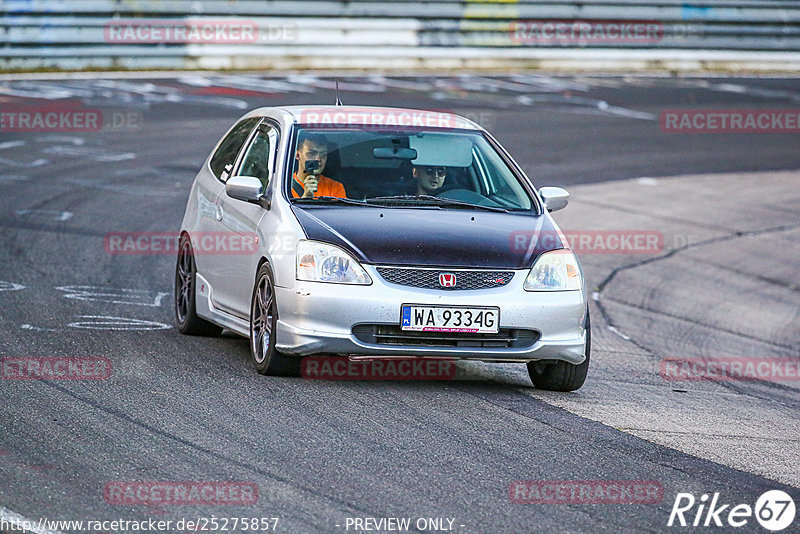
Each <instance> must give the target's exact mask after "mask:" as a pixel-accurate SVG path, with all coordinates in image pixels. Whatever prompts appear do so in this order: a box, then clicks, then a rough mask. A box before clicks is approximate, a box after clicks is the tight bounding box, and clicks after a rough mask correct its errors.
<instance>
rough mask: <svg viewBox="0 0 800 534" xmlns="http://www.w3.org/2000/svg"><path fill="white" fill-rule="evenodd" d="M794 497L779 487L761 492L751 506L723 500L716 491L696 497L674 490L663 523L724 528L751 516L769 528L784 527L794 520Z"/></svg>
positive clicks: (731, 526) (729, 527)
mask: <svg viewBox="0 0 800 534" xmlns="http://www.w3.org/2000/svg"><path fill="white" fill-rule="evenodd" d="M795 512H796V510H795V504H794V500H793V499H792V498H791V496H789V494H788V493H786V492H783V491H781V490H770V491H767V492H764V493H763V494H762V495H761V496H760V497H759V498H758V500H756V504H755V506H754V507H751V506H750V505H749V504H744V503H742V504H736V505H733V504H730V503H726V504H723V503H722V502H720V496H719V493H714V495H713V496H711V498H710V501H709V495H708V494H707V493H704V494H703V495H701V496H700V498H699V499H696V498H695V496H694V495H693V494H691V493H678V494H677V495H676V496H675V502H674V503H673V505H672V511H671V512H670V514H669V520H668V521H667V526H668V527H672V526H680V527H687V526H692V527H724V528H725V529H726V530H729V529H731V528H739V527H743V526H745V525H747V524H748V523H749V522H750V520H751V519H752V518H753V516H755V518H756V521H758V524H760V525H761V526H762V527H764V528H765V529H767V530H769V531H772V532H779V531H781V530H785V529H786V528H788V527H789V526H790V525H791V524H792V523H793V522H794V516H795Z"/></svg>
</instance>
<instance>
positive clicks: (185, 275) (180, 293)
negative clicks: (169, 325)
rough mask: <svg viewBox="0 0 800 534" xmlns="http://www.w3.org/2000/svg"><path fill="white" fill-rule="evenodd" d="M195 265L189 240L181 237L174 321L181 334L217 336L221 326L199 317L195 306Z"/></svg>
mask: <svg viewBox="0 0 800 534" xmlns="http://www.w3.org/2000/svg"><path fill="white" fill-rule="evenodd" d="M196 274H197V266H196V265H195V262H194V251H193V250H192V243H191V241H190V240H189V239H188V238H186V237H183V238H181V241H180V244H179V245H178V263H177V265H176V266H175V323H176V324H177V326H178V330H180V332H181V333H182V334H186V335H189V336H218V335H220V334H221V333H222V328H221V327H219V326H217V325H215V324H214V323H210V322H208V321H206V320H205V319H201V318H200V317H198V315H197V309H196V308H195V280H196V276H195V275H196Z"/></svg>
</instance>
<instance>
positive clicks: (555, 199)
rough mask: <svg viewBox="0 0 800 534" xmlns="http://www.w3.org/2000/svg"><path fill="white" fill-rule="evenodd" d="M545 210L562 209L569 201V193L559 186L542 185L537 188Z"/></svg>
mask: <svg viewBox="0 0 800 534" xmlns="http://www.w3.org/2000/svg"><path fill="white" fill-rule="evenodd" d="M539 195H541V197H542V200H543V201H544V205H545V207H546V208H547V211H558V210H563V209H564V208H566V207H567V202H569V193H568V192H567V190H566V189H561V188H560V187H542V188H541V189H539Z"/></svg>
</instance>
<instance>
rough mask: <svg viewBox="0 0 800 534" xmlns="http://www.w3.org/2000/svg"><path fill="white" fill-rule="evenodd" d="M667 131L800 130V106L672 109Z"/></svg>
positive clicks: (664, 120) (664, 121)
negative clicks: (787, 107)
mask: <svg viewBox="0 0 800 534" xmlns="http://www.w3.org/2000/svg"><path fill="white" fill-rule="evenodd" d="M659 122H660V124H661V130H662V131H664V132H667V133H800V109H668V110H664V111H662V112H661V115H660V119H659Z"/></svg>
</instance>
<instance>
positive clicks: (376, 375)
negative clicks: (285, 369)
mask: <svg viewBox="0 0 800 534" xmlns="http://www.w3.org/2000/svg"><path fill="white" fill-rule="evenodd" d="M300 375H301V376H302V377H303V378H307V379H315V380H452V379H453V378H454V377H455V375H456V362H455V360H452V359H431V358H425V359H423V358H396V359H395V358H391V359H374V360H366V359H365V360H361V359H359V360H351V359H349V358H347V357H344V356H328V357H325V356H306V357H305V358H303V359H302V361H301V363H300Z"/></svg>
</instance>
